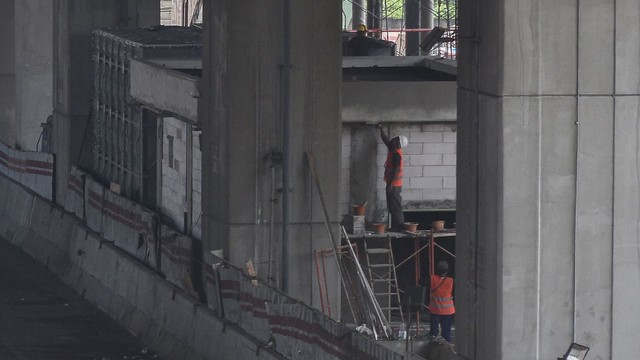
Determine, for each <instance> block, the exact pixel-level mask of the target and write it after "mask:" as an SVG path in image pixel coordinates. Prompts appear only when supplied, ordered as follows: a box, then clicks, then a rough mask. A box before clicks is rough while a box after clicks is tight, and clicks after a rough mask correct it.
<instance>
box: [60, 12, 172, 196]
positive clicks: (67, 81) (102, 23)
mask: <svg viewBox="0 0 640 360" xmlns="http://www.w3.org/2000/svg"><path fill="white" fill-rule="evenodd" d="M53 15H54V16H53V19H54V23H53V46H54V47H53V51H54V62H53V91H54V92H53V108H54V121H53V136H52V149H53V153H55V154H56V155H57V156H56V179H55V181H56V193H55V194H56V201H58V202H63V201H64V199H65V194H66V188H67V177H68V173H69V169H70V168H71V165H73V164H79V165H85V166H87V165H89V161H90V159H91V132H90V129H89V128H88V125H89V121H88V120H89V110H90V108H91V92H92V89H93V86H92V81H93V78H92V74H91V56H92V51H93V49H92V35H91V32H92V31H93V30H95V29H100V28H104V27H108V26H114V25H121V26H131V27H146V26H150V25H156V24H159V22H160V5H159V2H158V1H157V0H120V1H110V0H91V1H87V0H57V1H55V4H54V10H53Z"/></svg>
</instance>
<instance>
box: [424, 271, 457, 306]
mask: <svg viewBox="0 0 640 360" xmlns="http://www.w3.org/2000/svg"><path fill="white" fill-rule="evenodd" d="M430 293H431V296H430V299H429V311H431V313H432V314H436V315H451V314H455V312H456V307H455V306H454V305H453V279H452V278H450V277H444V278H443V277H442V276H438V275H431V291H430Z"/></svg>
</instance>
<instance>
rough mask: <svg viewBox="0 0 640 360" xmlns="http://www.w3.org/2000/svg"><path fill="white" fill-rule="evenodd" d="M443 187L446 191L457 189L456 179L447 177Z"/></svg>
mask: <svg viewBox="0 0 640 360" xmlns="http://www.w3.org/2000/svg"><path fill="white" fill-rule="evenodd" d="M443 187H444V188H445V189H455V188H456V177H455V176H452V177H445V178H444V184H443Z"/></svg>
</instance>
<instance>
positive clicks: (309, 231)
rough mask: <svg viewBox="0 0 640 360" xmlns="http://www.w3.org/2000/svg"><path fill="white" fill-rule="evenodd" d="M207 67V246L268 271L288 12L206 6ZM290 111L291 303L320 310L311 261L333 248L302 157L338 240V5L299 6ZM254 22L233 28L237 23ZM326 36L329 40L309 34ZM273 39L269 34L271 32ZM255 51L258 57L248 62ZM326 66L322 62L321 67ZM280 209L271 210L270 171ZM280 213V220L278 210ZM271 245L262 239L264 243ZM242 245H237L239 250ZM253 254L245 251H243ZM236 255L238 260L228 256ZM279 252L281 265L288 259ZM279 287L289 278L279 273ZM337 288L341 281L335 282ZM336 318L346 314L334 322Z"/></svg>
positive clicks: (295, 6) (269, 6)
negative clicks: (316, 179) (267, 235)
mask: <svg viewBox="0 0 640 360" xmlns="http://www.w3.org/2000/svg"><path fill="white" fill-rule="evenodd" d="M204 5H205V8H204V17H205V29H204V39H205V57H204V62H203V64H204V65H203V101H202V103H203V105H204V106H205V109H204V110H203V114H204V116H203V117H202V129H203V133H202V139H203V143H202V155H203V163H202V169H203V181H202V183H203V193H202V196H203V215H202V222H203V246H204V248H205V250H210V249H217V248H223V249H225V256H228V257H229V258H230V259H233V262H234V263H239V264H240V265H242V266H244V262H245V261H246V260H248V259H253V260H254V262H256V263H265V262H266V260H267V256H268V252H258V251H257V249H259V248H261V247H257V245H256V242H257V241H258V239H261V238H263V237H261V235H262V234H264V232H263V231H264V230H265V228H264V226H265V225H267V224H269V223H270V220H271V219H272V218H273V219H274V221H275V222H274V224H275V225H274V231H273V236H274V238H275V239H281V238H282V235H281V228H282V222H281V219H282V217H281V213H282V201H281V199H282V196H281V194H282V191H283V190H282V163H281V162H280V161H279V159H278V158H273V157H272V154H273V153H274V152H275V153H280V154H282V153H283V151H284V149H283V134H282V132H283V125H282V121H283V120H282V119H283V116H282V114H283V111H285V110H284V108H283V105H282V104H284V99H283V95H282V94H283V93H282V87H281V86H280V85H281V83H282V79H281V71H282V61H283V57H282V54H283V50H282V46H283V38H284V35H283V30H282V29H283V25H282V18H283V15H282V4H281V3H270V2H264V1H244V2H238V1H229V0H216V1H209V2H205V4H204ZM291 5H292V9H291V10H292V14H296V15H295V16H292V17H291V21H292V22H291V34H290V36H291V46H290V50H291V62H292V64H291V65H292V66H291V103H290V105H291V106H290V119H291V121H290V129H291V133H290V135H289V138H290V148H289V152H290V160H289V168H290V179H291V181H290V188H289V189H287V190H284V191H289V195H290V222H291V229H290V240H289V242H290V245H291V249H290V254H289V255H290V258H289V270H288V271H287V273H288V274H290V276H291V281H290V283H291V284H290V294H291V295H292V296H294V297H298V298H299V299H300V300H302V301H305V302H306V303H308V304H311V305H313V306H316V307H319V306H320V303H319V299H318V298H315V297H312V293H314V292H315V291H316V290H310V288H311V287H313V288H315V287H317V285H316V284H317V281H316V279H315V267H314V264H313V262H312V261H311V259H312V255H313V254H312V251H313V250H315V249H324V248H327V247H328V246H327V244H328V243H327V238H328V234H327V231H326V230H324V231H323V230H316V228H319V229H322V228H323V226H324V219H323V215H322V210H321V207H320V201H319V200H318V197H317V194H316V190H315V186H314V184H313V181H312V179H311V177H310V171H309V168H308V165H307V164H306V163H305V160H304V153H305V152H313V153H314V154H315V156H316V160H317V161H316V164H317V167H318V169H317V172H318V174H319V175H320V178H321V184H322V187H323V192H324V195H325V201H326V206H327V211H328V213H329V214H331V215H330V218H329V219H328V221H329V222H330V227H331V231H333V232H334V233H335V234H336V235H337V234H338V231H337V230H338V222H339V220H340V219H338V216H337V214H338V204H339V191H338V189H339V180H340V178H339V175H340V174H339V170H338V169H339V164H340V150H341V146H340V133H341V122H340V84H341V78H340V68H341V57H340V3H339V2H328V3H326V2H318V1H308V0H305V1H292V2H291ZM241 18H242V19H251V21H235V20H234V19H241ZM313 28H322V29H324V30H323V31H322V32H310V31H308V29H313ZM267 29H268V30H267ZM246 44H252V54H253V56H247V47H246V46H247V45H246ZM319 59H322V60H321V61H320V60H319ZM272 165H273V166H275V170H276V175H275V176H276V177H275V184H274V185H275V188H276V189H277V193H276V194H275V197H276V198H277V199H278V201H277V202H276V203H273V202H272V200H271V199H272V198H273V196H272V195H271V185H272V181H271V166H272ZM272 206H273V211H271V208H272ZM263 239H264V238H263ZM236 243H237V244H236ZM240 243H242V244H247V245H248V246H241V245H239V244H240ZM230 249H231V251H230ZM280 249H281V248H277V249H275V256H277V258H278V259H281V255H282V254H281V250H280ZM278 271H279V273H277V274H276V278H278V279H279V278H280V277H281V275H282V268H279V269H278ZM328 276H329V278H330V280H329V281H331V282H332V283H334V284H335V283H337V278H336V277H335V274H329V275H328ZM336 313H339V311H338V312H336Z"/></svg>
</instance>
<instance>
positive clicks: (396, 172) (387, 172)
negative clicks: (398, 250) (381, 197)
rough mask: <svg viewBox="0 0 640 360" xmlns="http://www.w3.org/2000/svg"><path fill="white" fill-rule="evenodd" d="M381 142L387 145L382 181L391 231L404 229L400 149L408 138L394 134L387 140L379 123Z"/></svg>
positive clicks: (406, 142) (407, 141) (405, 144)
mask: <svg viewBox="0 0 640 360" xmlns="http://www.w3.org/2000/svg"><path fill="white" fill-rule="evenodd" d="M376 127H377V128H378V129H380V137H381V138H382V142H384V144H385V145H386V146H387V160H386V161H385V163H384V182H385V185H386V186H385V192H386V195H387V209H388V210H389V214H391V231H398V232H401V231H404V214H403V212H402V196H401V195H400V193H401V192H402V175H403V165H402V149H403V148H405V147H406V146H407V144H408V143H409V140H408V139H407V137H406V136H402V135H400V136H396V137H394V138H393V139H391V140H389V137H388V136H387V134H386V133H385V132H384V129H383V128H382V126H381V125H380V124H378V125H376Z"/></svg>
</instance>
